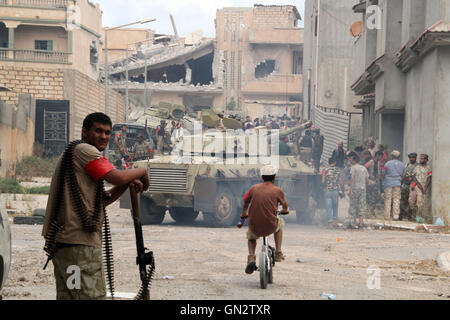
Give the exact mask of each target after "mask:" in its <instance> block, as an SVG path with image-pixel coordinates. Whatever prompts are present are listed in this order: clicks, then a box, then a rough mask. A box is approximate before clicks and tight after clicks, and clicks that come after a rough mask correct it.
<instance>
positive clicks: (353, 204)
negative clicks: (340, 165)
mask: <svg viewBox="0 0 450 320" xmlns="http://www.w3.org/2000/svg"><path fill="white" fill-rule="evenodd" d="M350 162H351V164H352V168H351V169H350V174H351V180H350V207H349V215H350V217H351V218H352V220H353V221H352V223H354V222H355V221H356V220H357V219H358V218H359V228H360V229H362V228H363V226H364V216H365V215H366V212H367V201H366V185H367V184H368V183H369V173H368V172H367V169H366V168H365V167H363V166H362V165H360V163H359V162H360V158H359V157H358V155H357V154H356V153H352V154H351V155H350Z"/></svg>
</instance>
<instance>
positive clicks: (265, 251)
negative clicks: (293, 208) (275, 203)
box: [237, 212, 289, 289]
mask: <svg viewBox="0 0 450 320" xmlns="http://www.w3.org/2000/svg"><path fill="white" fill-rule="evenodd" d="M278 214H279V215H287V214H289V212H287V213H281V212H279V213H278ZM245 220H246V219H241V221H240V222H239V224H238V225H237V227H238V228H242V226H243V225H244V223H245ZM274 267H275V248H274V247H272V246H271V245H270V244H269V237H268V236H266V237H263V245H262V247H261V252H260V253H259V257H258V271H259V283H260V286H261V289H267V284H273V268H274Z"/></svg>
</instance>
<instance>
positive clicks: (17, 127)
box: [0, 95, 36, 177]
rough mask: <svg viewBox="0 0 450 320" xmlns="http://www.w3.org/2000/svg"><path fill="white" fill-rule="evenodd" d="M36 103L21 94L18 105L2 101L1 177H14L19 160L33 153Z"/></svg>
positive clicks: (0, 120) (0, 135)
mask: <svg viewBox="0 0 450 320" xmlns="http://www.w3.org/2000/svg"><path fill="white" fill-rule="evenodd" d="M35 116H36V104H35V101H34V100H33V99H32V98H31V96H30V95H21V96H20V99H19V103H18V105H17V106H13V105H11V104H6V103H5V102H3V101H0V147H1V149H2V152H1V161H2V165H1V167H0V177H12V176H14V173H15V168H16V164H17V162H19V161H20V160H21V159H22V158H23V157H26V156H31V155H32V154H33V145H34V130H35V127H34V123H35Z"/></svg>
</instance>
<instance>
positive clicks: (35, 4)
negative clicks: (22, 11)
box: [0, 0, 69, 9]
mask: <svg viewBox="0 0 450 320" xmlns="http://www.w3.org/2000/svg"><path fill="white" fill-rule="evenodd" d="M68 2H69V0H0V5H1V6H11V7H23V8H50V9H65V8H66V7H67V6H68Z"/></svg>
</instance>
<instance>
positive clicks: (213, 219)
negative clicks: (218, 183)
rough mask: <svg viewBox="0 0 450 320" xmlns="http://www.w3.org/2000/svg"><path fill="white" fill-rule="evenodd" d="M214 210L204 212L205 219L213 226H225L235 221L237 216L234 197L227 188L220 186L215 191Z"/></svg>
mask: <svg viewBox="0 0 450 320" xmlns="http://www.w3.org/2000/svg"><path fill="white" fill-rule="evenodd" d="M215 208H216V211H215V212H208V213H207V214H205V220H206V221H207V223H208V224H209V225H211V226H213V227H219V228H226V227H231V226H233V225H234V224H235V223H237V221H238V219H239V216H238V210H237V204H236V199H235V198H234V196H233V194H232V193H231V191H230V190H229V189H228V188H225V187H220V188H218V190H217V193H216V200H215Z"/></svg>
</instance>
